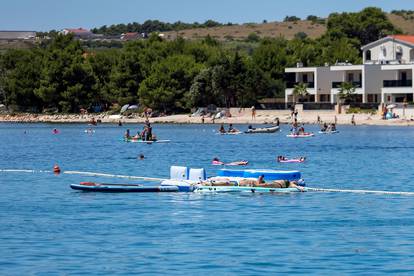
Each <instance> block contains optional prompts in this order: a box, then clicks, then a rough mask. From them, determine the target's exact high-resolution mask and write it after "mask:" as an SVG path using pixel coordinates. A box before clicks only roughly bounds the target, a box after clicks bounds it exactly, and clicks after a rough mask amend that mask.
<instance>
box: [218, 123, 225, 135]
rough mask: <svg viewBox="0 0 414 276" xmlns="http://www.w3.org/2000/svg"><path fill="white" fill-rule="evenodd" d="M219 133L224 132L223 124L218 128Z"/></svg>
mask: <svg viewBox="0 0 414 276" xmlns="http://www.w3.org/2000/svg"><path fill="white" fill-rule="evenodd" d="M219 132H220V133H226V130H225V129H224V125H223V124H221V126H220V129H219Z"/></svg>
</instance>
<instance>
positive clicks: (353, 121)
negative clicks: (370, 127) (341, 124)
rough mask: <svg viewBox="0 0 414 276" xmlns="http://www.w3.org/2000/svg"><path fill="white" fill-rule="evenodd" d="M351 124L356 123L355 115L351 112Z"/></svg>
mask: <svg viewBox="0 0 414 276" xmlns="http://www.w3.org/2000/svg"><path fill="white" fill-rule="evenodd" d="M351 124H352V125H353V126H355V125H356V123H355V115H354V114H352V117H351Z"/></svg>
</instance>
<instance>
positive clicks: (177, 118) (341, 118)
mask: <svg viewBox="0 0 414 276" xmlns="http://www.w3.org/2000/svg"><path fill="white" fill-rule="evenodd" d="M230 113H231V117H227V118H222V119H215V120H214V121H213V119H212V118H209V117H205V118H204V123H206V124H212V123H215V124H221V123H224V124H230V123H231V124H273V123H274V122H276V118H279V121H280V123H281V124H290V123H291V122H292V118H291V115H290V111H289V110H258V111H257V112H256V117H255V118H252V116H251V112H250V110H249V109H245V110H238V109H232V110H231V112H230ZM318 116H319V117H320V119H321V121H322V122H327V123H334V122H335V121H336V123H337V124H338V125H350V124H351V120H352V116H354V120H355V123H356V125H388V126H414V121H411V120H410V119H409V118H408V117H407V119H404V118H401V119H391V120H383V119H382V118H381V116H380V115H377V114H376V115H370V114H336V113H335V112H334V111H325V110H318V111H302V112H299V114H298V117H297V118H298V121H299V122H301V123H304V124H317V123H318V121H317V119H318ZM92 118H94V119H95V120H99V121H100V122H102V123H118V122H119V121H121V122H122V123H143V122H145V118H144V117H142V116H139V115H138V114H135V115H130V116H122V115H108V114H105V113H97V114H88V115H79V114H66V115H65V114H59V115H41V114H27V113H22V114H14V115H0V122H16V123H88V122H90V121H91V120H92ZM149 120H150V122H152V123H171V124H201V123H202V117H200V116H197V117H192V116H190V114H179V115H170V116H163V117H153V118H150V119H149Z"/></svg>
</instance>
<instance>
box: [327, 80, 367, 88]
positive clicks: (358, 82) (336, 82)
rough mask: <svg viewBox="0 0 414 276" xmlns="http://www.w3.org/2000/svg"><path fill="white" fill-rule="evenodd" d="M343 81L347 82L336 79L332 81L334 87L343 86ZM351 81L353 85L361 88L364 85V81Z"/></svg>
mask: <svg viewBox="0 0 414 276" xmlns="http://www.w3.org/2000/svg"><path fill="white" fill-rule="evenodd" d="M343 83H345V82H344V81H334V82H332V88H341V85H342V84H343ZM348 83H349V82H348ZM350 83H352V85H353V86H354V87H355V88H361V87H362V82H360V81H353V82H350Z"/></svg>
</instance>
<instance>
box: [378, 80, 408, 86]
mask: <svg viewBox="0 0 414 276" xmlns="http://www.w3.org/2000/svg"><path fill="white" fill-rule="evenodd" d="M411 86H413V81H412V80H384V85H383V87H411Z"/></svg>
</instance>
